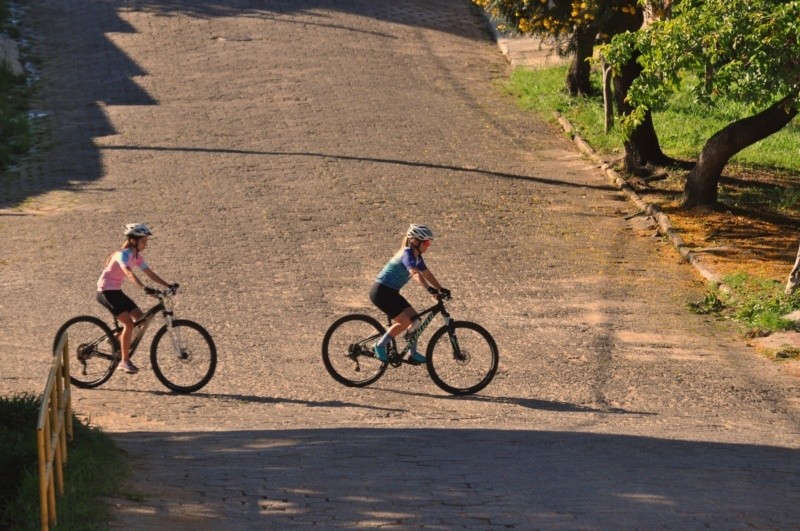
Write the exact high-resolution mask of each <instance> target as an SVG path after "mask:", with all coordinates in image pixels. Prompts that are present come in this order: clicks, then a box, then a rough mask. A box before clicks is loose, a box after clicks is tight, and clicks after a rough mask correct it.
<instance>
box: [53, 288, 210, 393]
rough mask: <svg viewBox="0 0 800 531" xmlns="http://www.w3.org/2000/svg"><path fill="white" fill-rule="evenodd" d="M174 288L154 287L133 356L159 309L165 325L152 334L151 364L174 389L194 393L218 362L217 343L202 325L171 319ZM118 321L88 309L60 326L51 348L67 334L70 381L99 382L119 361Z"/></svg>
mask: <svg viewBox="0 0 800 531" xmlns="http://www.w3.org/2000/svg"><path fill="white" fill-rule="evenodd" d="M176 292H177V290H176V289H172V288H170V289H168V290H166V291H156V292H155V293H154V294H153V297H155V298H157V299H158V303H157V304H156V305H155V306H153V307H152V308H150V309H149V310H147V312H145V314H144V315H143V316H142V318H141V319H140V320H139V321H137V322H136V324H135V329H134V332H133V337H132V338H131V348H130V353H131V356H133V354H134V352H136V347H138V346H139V342H140V341H141V340H142V337H143V336H144V333H145V332H146V331H147V328H148V326H150V323H151V322H152V321H153V318H154V317H155V316H156V315H158V314H159V313H160V314H161V315H162V316H163V318H164V326H162V327H161V329H160V330H158V332H156V334H155V335H154V336H153V341H152V343H151V345H150V364H151V365H152V367H153V372H154V373H155V375H156V378H158V380H159V381H160V382H161V383H162V384H164V385H165V386H167V388H169V389H171V390H173V391H175V392H176V393H193V392H194V391H197V390H199V389H201V388H202V387H203V386H205V385H206V384H207V383H208V382H209V381H211V378H212V377H213V376H214V370H215V369H216V367H217V347H216V346H215V345H214V340H213V339H211V335H210V334H209V333H208V332H207V331H206V329H205V328H203V327H202V326H200V325H199V324H197V323H195V322H194V321H189V320H186V319H175V318H174V314H173V311H172V308H173V306H174V302H173V300H172V298H173V297H174V295H175V293H176ZM121 332H122V326H121V325H120V324H119V322H117V320H116V319H114V328H113V329H112V328H111V327H109V326H108V325H107V324H106V323H105V322H103V321H102V320H101V319H98V318H97V317H94V316H91V315H79V316H78V317H73V318H72V319H70V320H69V321H67V322H66V323H64V324H63V325H61V328H59V329H58V332H56V338H55V341H54V342H53V348H54V349H55V348H56V346H57V345H58V342H59V340H60V339H61V336H62V334H64V333H66V334H67V339H68V341H69V349H70V351H71V352H70V355H71V359H70V381H71V382H72V384H73V385H75V386H76V387H82V388H84V389H88V388H93V387H97V386H99V385H102V384H103V383H105V382H106V381H108V379H109V378H111V375H112V374H114V370H115V369H116V368H117V365H119V362H120V360H121V359H122V358H121V352H120V347H119V340H118V338H119V334H120V333H121Z"/></svg>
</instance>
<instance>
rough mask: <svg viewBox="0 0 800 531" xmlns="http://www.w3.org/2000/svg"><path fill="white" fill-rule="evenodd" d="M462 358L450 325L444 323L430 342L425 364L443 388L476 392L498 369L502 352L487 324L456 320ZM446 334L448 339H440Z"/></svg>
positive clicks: (454, 325) (459, 391)
mask: <svg viewBox="0 0 800 531" xmlns="http://www.w3.org/2000/svg"><path fill="white" fill-rule="evenodd" d="M450 326H452V328H453V330H455V334H456V338H457V344H458V346H459V350H460V351H461V354H462V356H464V357H463V358H459V357H458V356H457V355H456V354H457V353H456V352H455V349H454V348H453V343H452V341H450V335H449V328H448V326H447V325H445V326H443V327H441V328H440V329H438V330H437V331H436V332H434V334H433V336H431V339H430V341H429V342H428V349H427V352H426V355H427V360H426V362H425V365H426V366H427V368H428V374H429V375H430V377H431V380H433V383H435V384H436V385H437V386H438V387H439V388H440V389H442V390H443V391H445V392H448V393H450V394H453V395H470V394H472V393H477V392H478V391H480V390H481V389H483V388H484V387H486V386H487V385H489V382H491V381H492V378H494V375H495V374H496V373H497V367H498V364H499V361H500V354H499V352H498V351H497V343H495V341H494V338H493V337H492V335H491V334H490V333H489V332H487V331H486V329H485V328H483V327H482V326H480V325H479V324H476V323H471V322H469V321H454V322H453V323H452V324H451V325H450ZM443 338H446V341H440V340H442V339H443Z"/></svg>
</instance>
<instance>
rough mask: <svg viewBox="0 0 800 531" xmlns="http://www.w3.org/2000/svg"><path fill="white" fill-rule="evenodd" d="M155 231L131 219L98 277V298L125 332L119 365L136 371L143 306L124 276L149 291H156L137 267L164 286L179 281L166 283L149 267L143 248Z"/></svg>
mask: <svg viewBox="0 0 800 531" xmlns="http://www.w3.org/2000/svg"><path fill="white" fill-rule="evenodd" d="M152 235H153V233H152V232H151V231H150V229H149V228H148V227H147V225H145V224H144V223H129V224H128V225H126V226H125V238H126V240H125V244H124V245H123V246H122V249H120V250H119V251H117V252H115V253H114V254H112V255H111V257H110V258H109V259H108V262H106V267H105V269H104V270H103V273H102V274H101V275H100V279H99V280H98V281H97V301H98V302H99V303H100V304H102V305H103V306H104V307H105V308H107V309H108V311H110V312H111V315H113V316H114V317H115V318H116V319H117V320H118V321H119V322H120V324H122V333H121V334H120V335H119V346H120V351H121V354H122V361H121V362H120V364H119V366H120V368H121V369H122V370H123V371H125V372H127V373H129V374H133V373H136V372H139V369H138V368H137V367H136V366H135V365H134V364H133V363H131V358H130V348H131V336H132V335H133V325H134V323H135V322H136V321H138V320H139V319H141V318H142V310H140V309H139V307H138V306H137V305H136V303H135V302H133V301H132V300H131V299H130V298H129V297H128V296H127V295H125V294H124V293H123V292H122V282H123V281H124V280H125V277H128V279H129V280H130V281H131V282H133V283H134V284H136V285H137V286H139V287H140V288H142V289H143V290H144V291H145V293H147V294H148V295H150V294H152V293H155V291H156V290H155V289H153V288H150V287H148V286H145V285H144V284H143V283H142V282H141V281H140V280H139V278H138V277H137V276H136V275H135V274H134V273H133V269H134V268H137V269H139V270H140V271H142V272H143V273H144V274H145V275H147V276H148V277H149V278H150V279H151V280H152V281H153V282H156V283H158V284H161V285H162V286H164V287H167V288H171V287H177V284H167V283H166V282H165V281H164V280H162V279H161V277H160V276H158V275H157V274H156V273H155V271H153V270H152V269H150V268H149V267H148V265H147V262H145V261H144V256H142V251H144V250H145V248H147V238H148V237H150V236H152Z"/></svg>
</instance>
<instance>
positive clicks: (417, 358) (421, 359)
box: [408, 352, 427, 365]
mask: <svg viewBox="0 0 800 531" xmlns="http://www.w3.org/2000/svg"><path fill="white" fill-rule="evenodd" d="M408 361H410V362H412V363H417V364H420V365H422V364H423V363H425V362H426V361H427V359H426V358H425V356H423V355H422V354H420V353H419V352H415V353H413V354H412V355H411V356H409V358H408Z"/></svg>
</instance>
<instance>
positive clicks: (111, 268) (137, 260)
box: [97, 248, 147, 291]
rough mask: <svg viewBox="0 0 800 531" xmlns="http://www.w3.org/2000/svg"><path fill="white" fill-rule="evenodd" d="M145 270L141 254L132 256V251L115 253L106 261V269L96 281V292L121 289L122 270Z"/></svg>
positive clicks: (125, 250)
mask: <svg viewBox="0 0 800 531" xmlns="http://www.w3.org/2000/svg"><path fill="white" fill-rule="evenodd" d="M123 267H127V268H128V269H133V268H137V269H141V270H142V271H144V270H145V269H147V262H145V261H144V256H142V253H136V254H135V255H134V252H133V249H130V248H128V249H123V250H121V251H117V252H116V253H114V255H113V256H112V257H111V260H109V261H108V264H107V265H106V268H105V269H104V270H103V273H102V274H101V275H100V280H98V281H97V291H114V290H121V289H122V281H124V280H125V271H124V270H123V269H122V268H123Z"/></svg>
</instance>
